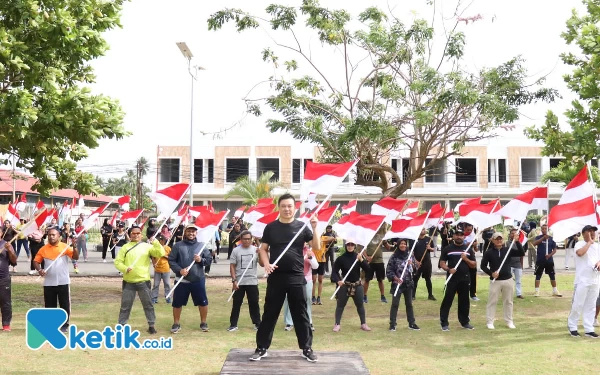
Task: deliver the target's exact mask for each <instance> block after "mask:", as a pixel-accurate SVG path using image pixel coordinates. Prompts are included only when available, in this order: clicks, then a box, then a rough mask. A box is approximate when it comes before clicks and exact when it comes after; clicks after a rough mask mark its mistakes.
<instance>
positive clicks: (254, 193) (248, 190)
mask: <svg viewBox="0 0 600 375" xmlns="http://www.w3.org/2000/svg"><path fill="white" fill-rule="evenodd" d="M274 174H275V173H273V172H272V171H268V172H265V173H262V174H261V175H260V177H258V179H257V180H256V181H254V180H252V179H251V178H250V177H249V176H242V177H240V178H238V179H237V181H236V182H235V185H234V186H233V187H232V188H231V189H229V191H228V192H227V193H226V194H225V197H224V198H225V199H228V198H231V197H240V198H242V203H243V204H245V205H250V206H254V205H256V204H257V203H258V200H259V199H261V198H272V197H273V189H275V188H276V187H280V186H281V185H280V184H279V182H278V181H277V180H273V175H274Z"/></svg>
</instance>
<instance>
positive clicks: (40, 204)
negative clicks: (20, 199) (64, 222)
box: [35, 200, 46, 210]
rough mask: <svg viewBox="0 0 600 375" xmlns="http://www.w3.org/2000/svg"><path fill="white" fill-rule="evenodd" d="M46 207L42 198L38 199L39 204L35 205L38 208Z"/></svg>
mask: <svg viewBox="0 0 600 375" xmlns="http://www.w3.org/2000/svg"><path fill="white" fill-rule="evenodd" d="M44 207H46V205H45V204H44V202H42V201H41V200H40V201H38V202H37V204H36V205H35V208H36V210H41V209H42V208H44Z"/></svg>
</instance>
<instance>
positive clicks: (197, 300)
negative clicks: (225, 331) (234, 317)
mask: <svg viewBox="0 0 600 375" xmlns="http://www.w3.org/2000/svg"><path fill="white" fill-rule="evenodd" d="M197 232H198V227H197V226H196V225H195V224H194V223H190V224H188V225H187V226H186V227H185V230H184V232H183V241H179V242H177V243H176V244H175V246H173V249H172V250H171V253H170V254H169V266H171V270H172V271H173V272H174V273H175V281H176V282H179V283H180V284H181V285H179V287H178V288H176V289H175V291H174V292H173V304H172V306H173V326H172V327H171V333H178V332H179V331H180V330H181V324H180V323H179V321H180V318H181V310H182V309H183V306H186V305H187V302H188V299H189V298H190V295H191V296H192V301H193V302H194V306H198V310H199V312H200V329H201V330H202V331H203V332H208V324H207V323H206V318H207V316H208V297H207V295H206V286H205V283H206V276H205V274H204V267H205V266H207V265H209V264H210V263H211V261H212V254H211V252H210V251H209V250H208V249H207V248H206V246H205V244H204V243H202V242H198V241H197V240H196V234H197ZM192 263H193V266H192V267H191V268H190V269H189V271H188V269H187V268H188V266H189V265H190V264H192ZM179 280H181V281H179ZM175 286H177V285H175Z"/></svg>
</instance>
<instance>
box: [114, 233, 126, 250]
mask: <svg viewBox="0 0 600 375" xmlns="http://www.w3.org/2000/svg"><path fill="white" fill-rule="evenodd" d="M113 243H114V244H115V246H118V247H121V246H123V245H125V244H126V243H127V232H123V233H122V234H119V232H115V233H113Z"/></svg>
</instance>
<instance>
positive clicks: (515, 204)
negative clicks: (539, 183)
mask: <svg viewBox="0 0 600 375" xmlns="http://www.w3.org/2000/svg"><path fill="white" fill-rule="evenodd" d="M535 209H540V210H547V209H548V187H547V186H543V187H535V188H533V189H531V190H529V191H528V192H526V193H523V194H520V195H517V196H516V197H514V198H513V199H512V200H511V201H510V202H508V203H507V204H506V206H504V207H502V208H501V209H499V210H498V214H501V215H503V216H505V217H510V218H513V219H516V220H524V218H525V217H526V216H527V213H528V212H529V211H530V210H535Z"/></svg>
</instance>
